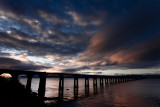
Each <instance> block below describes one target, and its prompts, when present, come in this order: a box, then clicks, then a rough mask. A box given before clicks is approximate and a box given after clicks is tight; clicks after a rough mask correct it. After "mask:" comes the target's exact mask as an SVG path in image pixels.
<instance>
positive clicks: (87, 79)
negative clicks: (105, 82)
mask: <svg viewBox="0 0 160 107" xmlns="http://www.w3.org/2000/svg"><path fill="white" fill-rule="evenodd" d="M85 87H89V78H88V77H85Z"/></svg>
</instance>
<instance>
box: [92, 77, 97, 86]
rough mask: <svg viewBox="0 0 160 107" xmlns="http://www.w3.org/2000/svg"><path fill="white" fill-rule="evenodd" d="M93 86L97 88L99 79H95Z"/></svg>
mask: <svg viewBox="0 0 160 107" xmlns="http://www.w3.org/2000/svg"><path fill="white" fill-rule="evenodd" d="M93 86H94V87H97V78H93Z"/></svg>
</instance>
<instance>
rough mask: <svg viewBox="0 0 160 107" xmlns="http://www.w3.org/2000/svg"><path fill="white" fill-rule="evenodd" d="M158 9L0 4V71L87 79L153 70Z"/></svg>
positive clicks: (35, 0) (138, 4) (100, 3)
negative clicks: (81, 75)
mask: <svg viewBox="0 0 160 107" xmlns="http://www.w3.org/2000/svg"><path fill="white" fill-rule="evenodd" d="M159 5H160V2H159V1H157V0H152V1H151V0H128V1H126V0H125V1H119V0H89V1H82V0H69V1H66V0H14V1H13V0H1V1H0V58H1V61H2V62H3V61H4V62H5V61H6V62H5V63H3V64H4V65H5V66H3V64H2V63H1V66H0V67H1V68H5V69H17V68H18V69H23V70H42V69H43V71H45V70H46V71H49V72H53V71H57V72H71V73H74V72H75V73H88V74H93V72H95V73H97V74H106V73H105V70H106V71H107V70H117V72H119V71H118V70H119V69H125V70H130V69H148V70H150V69H155V68H156V69H159V68H160V65H159V62H160V57H159V54H160V42H159V41H160V11H159V10H160V7H159ZM3 58H4V59H3ZM13 62H15V63H13ZM89 72H90V73H89ZM117 72H116V73H117ZM120 72H121V71H120ZM114 73H115V72H114ZM142 73H143V72H142Z"/></svg>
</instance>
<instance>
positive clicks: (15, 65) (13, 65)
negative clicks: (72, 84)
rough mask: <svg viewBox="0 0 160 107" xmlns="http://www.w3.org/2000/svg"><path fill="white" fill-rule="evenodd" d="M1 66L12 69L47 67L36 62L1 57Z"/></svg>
mask: <svg viewBox="0 0 160 107" xmlns="http://www.w3.org/2000/svg"><path fill="white" fill-rule="evenodd" d="M0 68H1V69H12V70H41V69H47V68H50V67H46V66H43V65H35V64H34V63H31V62H30V63H25V62H22V61H19V60H16V59H12V58H7V57H0Z"/></svg>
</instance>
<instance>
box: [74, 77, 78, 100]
mask: <svg viewBox="0 0 160 107" xmlns="http://www.w3.org/2000/svg"><path fill="white" fill-rule="evenodd" d="M74 98H75V99H77V98H78V77H74Z"/></svg>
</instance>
